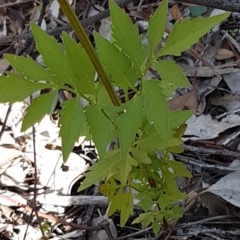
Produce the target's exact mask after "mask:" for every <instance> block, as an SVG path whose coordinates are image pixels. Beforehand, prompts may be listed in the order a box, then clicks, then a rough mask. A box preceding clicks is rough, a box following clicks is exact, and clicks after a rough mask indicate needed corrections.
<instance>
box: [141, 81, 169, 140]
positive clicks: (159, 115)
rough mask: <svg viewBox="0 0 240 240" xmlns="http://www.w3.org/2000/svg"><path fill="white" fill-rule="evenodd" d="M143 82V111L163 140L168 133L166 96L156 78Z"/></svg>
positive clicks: (166, 137)
mask: <svg viewBox="0 0 240 240" xmlns="http://www.w3.org/2000/svg"><path fill="white" fill-rule="evenodd" d="M142 82H143V91H144V96H145V98H144V100H145V101H144V112H145V114H146V115H147V118H148V121H149V122H150V123H152V124H153V125H154V127H155V129H156V130H157V132H158V134H159V135H160V136H161V137H162V139H163V140H164V142H166V141H167V139H168V135H169V131H168V129H169V116H170V113H169V108H168V102H167V100H166V96H165V95H164V94H163V93H162V88H161V87H160V85H159V81H157V80H148V81H145V80H144V81H142Z"/></svg>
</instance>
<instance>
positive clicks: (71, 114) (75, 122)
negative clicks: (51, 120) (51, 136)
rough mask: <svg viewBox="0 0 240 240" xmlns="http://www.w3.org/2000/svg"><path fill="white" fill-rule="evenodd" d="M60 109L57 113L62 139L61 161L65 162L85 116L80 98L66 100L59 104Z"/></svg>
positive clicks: (81, 128) (79, 132) (80, 130)
mask: <svg viewBox="0 0 240 240" xmlns="http://www.w3.org/2000/svg"><path fill="white" fill-rule="evenodd" d="M61 106H62V109H61V111H60V112H59V114H60V115H61V118H60V120H59V124H60V125H61V130H60V133H59V135H60V137H61V138H62V152H63V160H64V161H67V159H68V156H69V154H70V153H71V151H72V149H73V147H74V144H75V142H76V141H77V140H78V138H79V136H80V134H81V132H82V130H83V125H84V124H85V116H84V113H83V110H82V107H81V106H80V98H79V97H76V98H73V99H70V100H67V101H65V102H63V103H62V104H61Z"/></svg>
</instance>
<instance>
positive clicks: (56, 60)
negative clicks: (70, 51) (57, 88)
mask: <svg viewBox="0 0 240 240" xmlns="http://www.w3.org/2000/svg"><path fill="white" fill-rule="evenodd" d="M31 29H32V33H33V36H34V39H35V41H36V45H37V49H38V51H39V52H40V54H41V55H42V58H43V62H44V64H45V65H46V66H47V67H48V68H49V72H51V73H52V74H54V75H55V79H56V81H57V82H59V83H62V84H66V83H68V84H70V85H71V86H72V87H74V86H75V84H74V81H73V79H74V75H73V72H72V68H71V64H70V62H69V61H68V58H67V56H66V54H65V53H64V51H63V49H62V46H61V45H60V44H59V43H57V41H56V39H55V38H54V37H51V36H49V35H48V34H47V33H45V32H44V31H43V30H42V29H41V28H40V27H39V26H37V25H36V24H35V23H31Z"/></svg>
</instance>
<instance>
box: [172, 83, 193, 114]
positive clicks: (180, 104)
mask: <svg viewBox="0 0 240 240" xmlns="http://www.w3.org/2000/svg"><path fill="white" fill-rule="evenodd" d="M169 105H170V110H176V109H181V110H194V111H196V110H197V107H198V99H197V95H196V90H195V88H194V87H193V88H192V89H191V91H190V92H188V93H186V94H183V95H181V96H178V97H175V98H173V99H171V100H170V101H169Z"/></svg>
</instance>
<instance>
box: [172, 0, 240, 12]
mask: <svg viewBox="0 0 240 240" xmlns="http://www.w3.org/2000/svg"><path fill="white" fill-rule="evenodd" d="M174 1H175V2H180V3H181V2H184V3H193V4H196V5H201V6H206V7H211V8H217V9H222V10H226V11H229V12H240V0H174Z"/></svg>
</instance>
